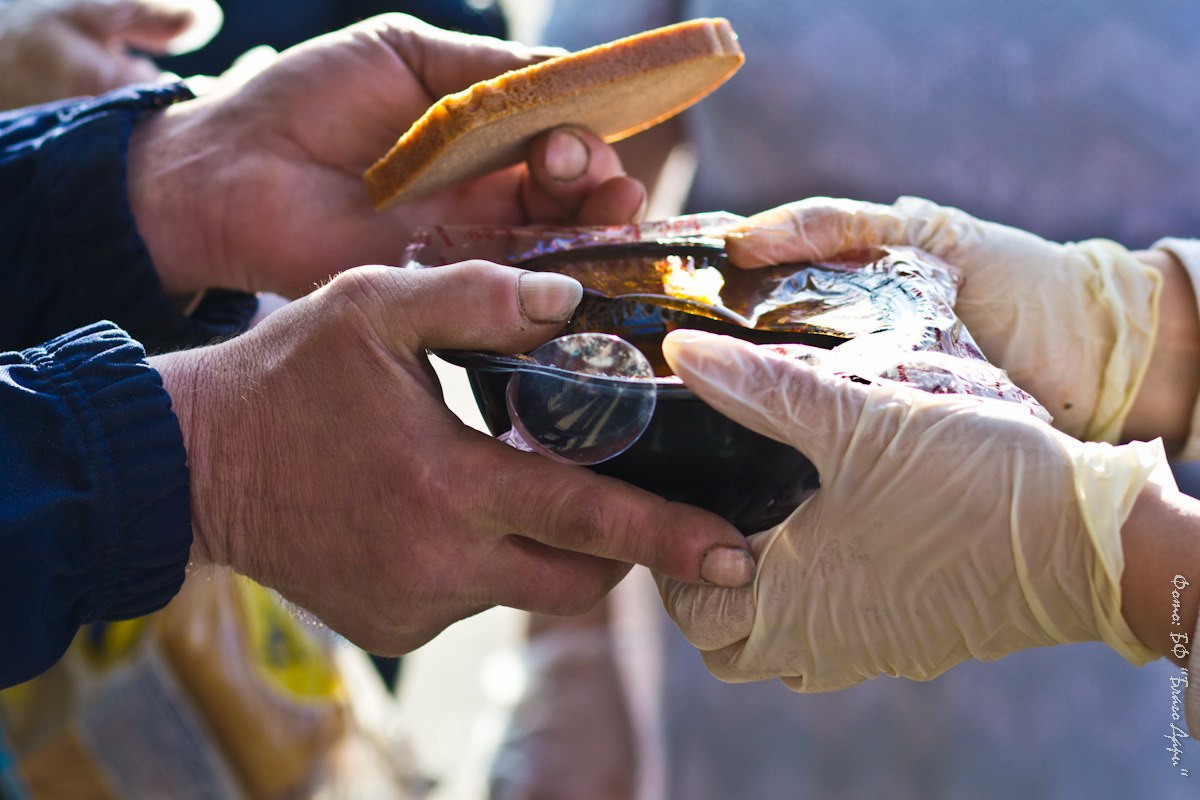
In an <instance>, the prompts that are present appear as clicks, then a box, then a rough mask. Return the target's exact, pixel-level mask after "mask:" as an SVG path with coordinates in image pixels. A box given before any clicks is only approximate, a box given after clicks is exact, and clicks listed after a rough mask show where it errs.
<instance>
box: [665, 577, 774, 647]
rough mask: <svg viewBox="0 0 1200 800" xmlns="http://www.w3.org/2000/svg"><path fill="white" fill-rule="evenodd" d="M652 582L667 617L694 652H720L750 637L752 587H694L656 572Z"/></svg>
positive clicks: (751, 628) (752, 619)
mask: <svg viewBox="0 0 1200 800" xmlns="http://www.w3.org/2000/svg"><path fill="white" fill-rule="evenodd" d="M654 579H655V580H656V581H657V582H658V591H659V594H660V595H662V601H663V607H664V608H665V609H666V610H667V614H669V615H670V616H671V619H672V620H674V621H675V624H676V625H678V626H679V631H680V632H681V633H682V634H683V637H684V638H685V639H687V640H688V641H689V642H691V644H692V646H693V647H695V648H696V649H697V650H701V651H712V650H720V649H722V648H725V647H729V646H730V645H732V644H737V643H738V642H741V641H744V640H745V639H747V638H749V636H750V632H751V631H752V630H753V629H754V617H755V613H756V607H755V603H754V593H755V588H754V585H750V586H746V587H743V588H741V589H723V588H720V587H716V586H696V585H693V584H690V583H683V582H682V581H677V580H673V579H671V578H667V577H665V576H663V575H660V574H658V573H654Z"/></svg>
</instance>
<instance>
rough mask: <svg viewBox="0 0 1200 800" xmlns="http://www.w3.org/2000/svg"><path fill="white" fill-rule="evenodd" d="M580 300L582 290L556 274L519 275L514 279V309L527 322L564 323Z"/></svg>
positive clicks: (579, 285) (577, 284)
mask: <svg viewBox="0 0 1200 800" xmlns="http://www.w3.org/2000/svg"><path fill="white" fill-rule="evenodd" d="M582 297H583V286H582V285H581V284H580V283H579V281H577V280H575V279H574V278H569V277H567V276H566V275H559V274H558V273H556V272H522V273H521V276H520V277H519V278H517V306H518V307H520V309H521V316H523V317H525V319H527V320H529V321H530V322H538V323H545V322H566V321H567V319H569V318H570V316H571V314H572V313H574V311H575V306H577V305H579V300H580V298H582Z"/></svg>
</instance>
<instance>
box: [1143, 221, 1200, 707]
mask: <svg viewBox="0 0 1200 800" xmlns="http://www.w3.org/2000/svg"><path fill="white" fill-rule="evenodd" d="M1154 249H1156V250H1165V251H1166V252H1168V253H1170V254H1171V255H1173V256H1175V258H1176V259H1178V260H1179V263H1180V264H1183V267H1184V269H1186V270H1187V272H1188V275H1189V276H1190V277H1191V279H1192V291H1193V292H1194V293H1195V294H1196V302H1197V304H1198V305H1200V239H1159V240H1158V241H1157V242H1155V243H1154ZM1176 460H1178V461H1200V400H1198V401H1197V403H1196V408H1195V409H1193V410H1192V429H1191V432H1190V433H1189V434H1188V439H1187V442H1186V443H1185V444H1184V447H1183V452H1181V453H1180V454H1179V455H1178V456H1176ZM1198 713H1200V712H1198Z"/></svg>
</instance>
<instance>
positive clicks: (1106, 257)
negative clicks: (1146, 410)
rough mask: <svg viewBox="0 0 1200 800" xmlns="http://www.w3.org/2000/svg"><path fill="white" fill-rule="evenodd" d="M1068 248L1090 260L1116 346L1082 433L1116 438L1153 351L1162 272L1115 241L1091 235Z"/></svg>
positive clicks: (1107, 439)
mask: <svg viewBox="0 0 1200 800" xmlns="http://www.w3.org/2000/svg"><path fill="white" fill-rule="evenodd" d="M1066 247H1067V248H1068V250H1069V251H1070V254H1071V256H1072V257H1074V258H1078V259H1082V260H1083V261H1084V262H1085V264H1086V265H1087V267H1088V271H1089V272H1090V281H1089V282H1090V287H1089V288H1090V289H1091V292H1092V295H1093V298H1094V300H1095V302H1096V304H1097V307H1098V308H1101V309H1104V310H1105V311H1107V314H1108V317H1109V321H1110V323H1111V325H1112V328H1111V335H1112V348H1111V350H1110V351H1109V356H1108V361H1107V363H1106V364H1105V366H1104V370H1103V371H1102V373H1101V375H1100V383H1099V388H1098V393H1097V396H1096V403H1095V407H1094V409H1093V411H1092V417H1091V419H1090V420H1089V421H1088V424H1087V427H1086V428H1085V429H1084V431H1083V435H1082V436H1081V437H1080V438H1082V439H1085V440H1087V441H1092V442H1116V441H1117V439H1118V437H1120V435H1121V429H1122V428H1123V427H1124V426H1125V418H1126V417H1127V416H1128V415H1129V409H1130V408H1131V407H1132V406H1133V401H1134V400H1135V399H1136V398H1137V394H1138V390H1139V389H1141V386H1142V381H1143V380H1144V379H1145V377H1146V370H1147V368H1149V366H1150V356H1151V354H1152V353H1153V352H1154V339H1155V335H1156V334H1157V331H1158V313H1159V312H1158V308H1159V302H1158V301H1159V295H1160V294H1161V292H1162V276H1161V275H1160V274H1159V273H1158V271H1157V270H1155V269H1153V268H1151V267H1148V266H1146V265H1145V264H1142V263H1141V262H1140V261H1138V260H1137V259H1136V258H1134V257H1133V255H1132V254H1131V253H1130V252H1129V251H1128V250H1126V249H1125V248H1124V247H1122V246H1121V245H1119V244H1117V243H1116V242H1110V241H1108V240H1106V239H1090V240H1088V241H1086V242H1079V243H1078V244H1070V245H1067V246H1066Z"/></svg>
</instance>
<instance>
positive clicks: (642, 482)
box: [467, 368, 818, 534]
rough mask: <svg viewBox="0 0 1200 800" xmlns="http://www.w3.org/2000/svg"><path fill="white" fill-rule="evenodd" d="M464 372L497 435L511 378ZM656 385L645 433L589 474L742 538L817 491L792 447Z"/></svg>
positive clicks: (504, 425)
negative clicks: (727, 526)
mask: <svg viewBox="0 0 1200 800" xmlns="http://www.w3.org/2000/svg"><path fill="white" fill-rule="evenodd" d="M467 373H468V377H469V379H470V382H471V389H472V390H473V391H474V392H475V399H476V401H477V402H478V403H479V407H480V410H481V411H482V412H483V418H484V421H485V422H486V423H487V426H488V429H489V430H490V431H491V432H492V434H493V435H495V436H499V435H500V434H502V433H504V432H505V431H507V430H508V429H509V428H511V427H512V425H511V424H510V422H509V418H508V409H507V407H506V405H505V400H504V392H505V388H506V387H507V385H508V379H509V377H510V373H507V372H497V371H491V370H483V369H473V368H468V369H467ZM658 383H659V392H658V402H657V404H656V405H655V408H654V416H653V417H651V419H650V426H649V427H648V428H647V429H646V432H645V433H644V434H642V436H641V438H640V439H638V440H637V442H635V443H634V445H633V446H632V447H631V448H629V449H628V450H626V451H625V452H624V453H622V454H620V455H619V456H617V457H615V458H613V459H610V460H609V461H605V462H604V463H602V464H596V465H594V466H591V467H588V469H591V470H594V471H596V472H598V473H600V474H601V475H611V476H612V477H614V478H619V479H621V480H623V481H626V482H627V483H631V484H633V485H634V486H640V487H641V488H643V489H646V490H648V491H651V492H654V493H655V494H657V495H661V496H662V497H665V498H666V499H668V500H676V501H679V502H681V503H689V504H691V505H694V506H699V507H700V508H704V509H708V510H709V511H712V512H714V513H716V514H719V515H721V516H722V517H724V518H725V519H727V520H729V521H730V522H731V523H733V524H734V525H735V526H737V529H738V530H740V531H741V532H742V533H745V534H751V533H757V532H758V531H761V530H765V529H767V528H770V527H771V526H773V525H775V524H777V523H779V522H782V521H783V520H784V519H785V518H787V516H788V515H789V514H791V513H792V511H794V510H795V509H796V506H798V505H799V504H800V502H801V501H802V500H803V499H804V498H805V497H806V496H807V495H808V494H809V493H810V492H812V491H813V490H814V489H816V488H817V486H818V480H817V470H816V468H815V467H814V466H813V465H812V462H810V461H809V460H808V459H807V458H805V457H804V456H802V455H801V454H800V453H799V452H797V451H796V450H794V449H793V448H791V447H788V446H787V445H785V444H782V443H780V442H777V441H775V440H774V439H768V438H767V437H765V436H760V435H759V434H757V433H755V432H753V431H751V430H748V429H747V428H744V427H742V426H741V425H738V424H737V423H736V422H734V421H733V420H731V419H729V418H728V417H725V416H723V415H721V414H720V413H718V412H717V411H715V410H713V408H711V407H710V406H708V405H706V404H705V403H704V402H703V401H701V400H700V399H699V398H698V397H696V395H695V394H693V393H692V392H691V391H690V390H689V389H687V388H686V387H683V386H681V385H679V384H665V383H664V382H663V381H659V382H658Z"/></svg>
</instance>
